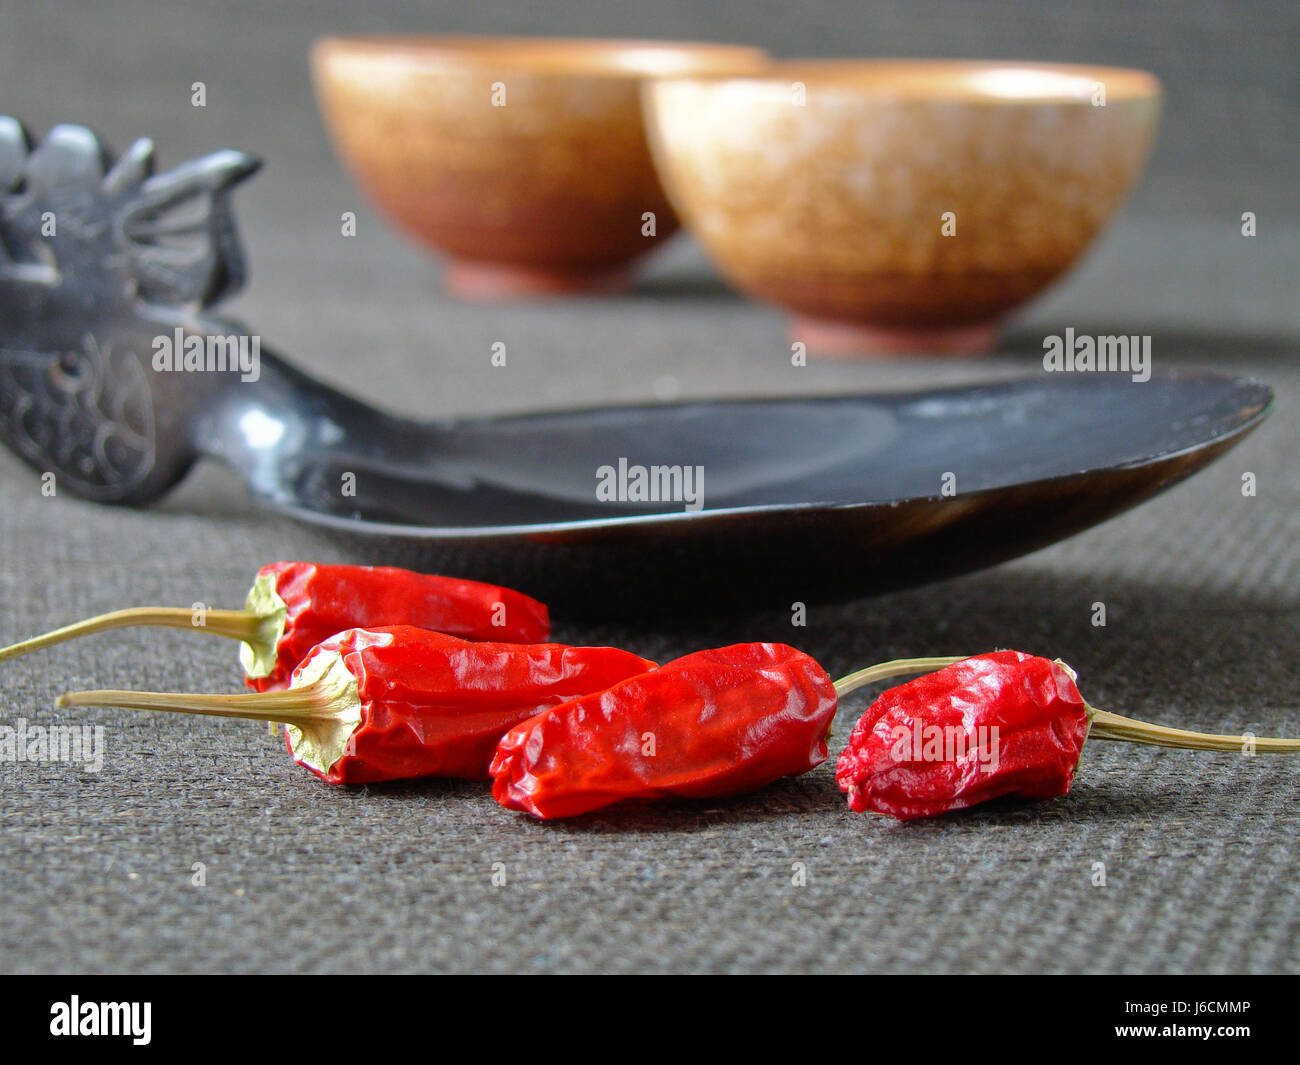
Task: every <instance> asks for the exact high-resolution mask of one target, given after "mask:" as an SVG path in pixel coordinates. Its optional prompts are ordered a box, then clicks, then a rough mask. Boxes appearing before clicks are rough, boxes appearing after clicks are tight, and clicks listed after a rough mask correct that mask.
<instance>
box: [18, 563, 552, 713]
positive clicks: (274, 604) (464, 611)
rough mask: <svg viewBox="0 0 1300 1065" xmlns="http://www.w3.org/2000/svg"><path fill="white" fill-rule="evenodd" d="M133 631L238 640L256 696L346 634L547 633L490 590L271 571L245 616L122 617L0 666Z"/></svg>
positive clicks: (541, 612)
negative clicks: (397, 630) (408, 630)
mask: <svg viewBox="0 0 1300 1065" xmlns="http://www.w3.org/2000/svg"><path fill="white" fill-rule="evenodd" d="M138 625H162V626H168V627H171V628H182V629H194V630H197V631H200V632H210V633H213V634H215V635H218V636H226V637H230V638H233V639H236V640H239V641H240V642H241V644H242V646H241V647H240V660H241V661H242V663H243V665H244V670H245V673H246V676H247V680H248V686H249V687H250V688H254V689H255V690H257V691H269V690H273V689H278V688H283V687H285V686H286V685H287V684H288V683H289V677H290V675H291V674H292V673H293V669H294V667H295V666H297V665H298V663H299V662H301V661H302V660H303V658H304V657H305V656H306V654H307V652H308V651H310V650H311V649H312V648H313V647H314V646H316V644H318V643H320V641H321V640H324V639H326V638H327V637H329V636H333V635H334V634H335V633H337V632H343V631H344V630H346V629H352V628H374V627H377V626H382V625H415V626H418V627H419V628H424V629H433V630H436V631H438V632H445V633H447V634H449V635H451V636H459V637H462V638H463V639H467V640H496V641H500V642H504V643H540V642H542V641H544V640H546V639H548V638H549V636H550V630H551V624H550V618H549V616H548V614H547V610H546V606H545V605H544V604H542V603H539V602H538V601H537V600H536V599H530V598H529V597H528V596H526V595H522V594H520V593H519V592H515V591H512V590H511V589H509V588H502V587H500V586H498V585H495V584H481V583H479V582H478V581H467V580H460V579H458V578H454V577H439V576H434V575H431V574H425V573H413V572H411V571H410V570H404V569H395V568H393V567H390V566H329V565H319V564H316V563H313V562H273V563H271V564H270V565H267V566H263V567H262V568H261V569H260V570H258V571H257V578H256V580H255V581H254V582H253V587H252V590H251V591H250V592H249V593H248V599H247V602H246V604H245V607H244V609H243V610H199V609H191V610H187V609H183V608H175V607H140V608H136V609H131V610H118V611H114V612H113V613H111V614H102V615H100V616H99V617H95V618H89V619H87V620H86V621H82V622H78V623H76V624H75V625H68V626H66V627H64V628H62V629H57V630H55V631H54V632H49V633H46V634H44V635H43V636H36V637H33V638H32V639H30V640H24V641H23V642H22V643H19V644H14V645H13V646H12V647H6V648H4V649H0V659H4V658H10V657H14V656H16V655H19V654H25V653H27V652H29V651H35V650H37V649H39V648H41V647H48V646H49V645H51V644H54V643H61V642H63V641H64V640H70V639H73V638H74V637H77V636H84V635H88V634H90V633H93V632H104V631H106V630H108V629H119V628H127V627H133V626H138Z"/></svg>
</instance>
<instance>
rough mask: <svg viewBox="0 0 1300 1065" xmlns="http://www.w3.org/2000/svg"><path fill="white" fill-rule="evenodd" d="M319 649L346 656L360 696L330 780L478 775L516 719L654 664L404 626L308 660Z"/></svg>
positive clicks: (362, 636)
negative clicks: (356, 720) (357, 714)
mask: <svg viewBox="0 0 1300 1065" xmlns="http://www.w3.org/2000/svg"><path fill="white" fill-rule="evenodd" d="M322 651H337V652H339V653H340V654H341V655H342V656H343V662H344V664H345V665H346V667H347V669H348V671H349V672H350V673H351V674H352V675H353V676H354V677H355V678H356V681H357V690H358V693H359V694H360V696H361V724H360V726H358V728H357V729H356V730H355V731H354V732H353V734H352V742H351V744H350V746H349V750H348V753H346V754H344V755H343V757H342V758H340V759H338V761H336V762H335V763H334V764H333V765H331V766H330V767H329V772H328V773H327V774H325V775H323V779H325V780H327V781H329V783H331V784H363V783H369V782H373V781H381V780H400V779H404V778H408V777H461V778H468V779H484V778H486V777H487V775H488V763H489V762H491V760H492V754H493V751H494V750H495V749H496V745H497V741H498V740H500V739H501V737H502V735H503V734H504V733H505V732H506V731H507V730H508V729H510V728H511V727H512V726H513V725H516V724H518V723H519V722H520V721H524V720H526V719H528V718H530V717H532V716H534V715H535V714H537V713H539V712H540V711H542V710H546V709H548V708H550V707H553V706H557V705H559V704H561V703H564V702H567V701H568V700H570V699H573V698H574V697H576V696H579V695H585V694H587V693H589V692H596V691H601V690H603V689H605V688H608V687H609V686H610V685H612V684H617V683H618V682H619V681H621V680H624V679H626V678H627V677H631V676H635V675H636V674H639V673H643V672H645V671H646V670H647V669H653V668H654V663H653V662H650V661H647V660H646V659H644V658H639V657H637V656H636V655H634V654H631V653H630V652H628V651H622V650H619V649H618V648H616V647H567V646H565V645H563V644H554V643H548V644H542V643H534V644H517V643H490V642H482V643H472V642H469V641H466V640H459V639H456V638H455V637H453V636H447V635H444V634H442V633H437V632H430V631H428V630H425V629H417V628H413V627H411V626H408V625H398V626H392V627H388V628H379V629H374V630H366V629H352V630H350V631H348V632H343V633H339V634H338V635H336V636H333V637H331V638H330V639H328V640H326V641H324V642H323V643H322V644H321V645H320V646H319V647H318V648H317V649H315V650H314V651H313V652H312V653H311V654H310V655H308V656H307V661H310V659H311V658H312V657H313V656H314V655H315V654H318V653H320V652H322ZM300 764H305V763H301V762H300ZM306 768H308V769H312V767H311V766H307V767H306ZM312 772H316V770H314V769H312ZM316 775H317V776H322V774H320V773H317V774H316Z"/></svg>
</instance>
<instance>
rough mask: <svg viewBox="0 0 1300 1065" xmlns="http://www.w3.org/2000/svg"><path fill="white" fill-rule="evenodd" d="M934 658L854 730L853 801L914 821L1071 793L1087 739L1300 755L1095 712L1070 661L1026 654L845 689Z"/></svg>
mask: <svg viewBox="0 0 1300 1065" xmlns="http://www.w3.org/2000/svg"><path fill="white" fill-rule="evenodd" d="M936 663H938V664H944V665H945V668H942V669H940V670H939V671H938V672H936V673H931V674H929V675H927V676H923V677H918V678H917V679H915V680H912V681H909V682H907V683H906V684H900V685H898V686H897V687H894V688H890V689H889V690H888V691H886V692H884V693H883V694H882V695H881V696H880V697H879V698H878V699H877V700H876V701H875V702H874V703H873V704H872V705H871V706H870V707H869V708H868V710H867V712H866V713H865V714H863V715H862V718H861V719H860V720H859V721H858V723H857V725H856V726H855V727H854V729H853V734H852V736H851V737H850V739H849V743H848V746H847V747H845V749H844V750H843V752H842V753H841V754H840V756H839V759H838V761H837V764H836V773H835V777H836V781H837V782H838V783H839V786H840V789H841V790H842V791H844V792H845V793H847V795H848V801H849V806H850V807H852V808H853V809H854V810H857V811H858V812H860V813H861V812H865V811H867V810H874V811H876V812H878V813H883V814H889V815H890V816H892V817H896V818H899V819H900V820H911V819H913V818H918V817H933V816H935V815H937V814H942V813H946V812H948V811H950V810H959V809H962V808H964V807H968V806H974V805H975V804H977V803H982V802H987V801H988V800H990V799H995V798H999V797H1001V796H1008V795H1014V796H1019V797H1021V798H1026V799H1047V798H1052V797H1054V796H1057V795H1064V794H1065V793H1066V792H1067V791H1069V790H1070V785H1071V784H1072V783H1073V781H1074V774H1075V770H1076V769H1077V767H1078V765H1079V758H1080V755H1081V754H1082V751H1083V746H1084V743H1085V742H1086V741H1087V740H1088V739H1089V738H1090V737H1091V738H1096V739H1109V740H1128V741H1130V742H1134V743H1146V744H1154V745H1157V746H1163V747H1182V748H1188V749H1194V750H1218V751H1240V750H1242V749H1244V748H1246V746H1247V745H1249V746H1250V748H1251V749H1253V750H1258V751H1274V752H1300V740H1288V739H1273V738H1258V739H1257V738H1253V737H1244V736H1226V735H1209V734H1206V733H1201V732H1188V731H1185V730H1183V729H1171V728H1165V727H1163V726H1161V725H1153V724H1150V723H1148V722H1145V721H1135V720H1133V719H1131V718H1126V717H1120V716H1119V715H1117V714H1112V713H1108V712H1107V711H1105V710H1098V709H1097V708H1096V707H1093V706H1089V705H1088V703H1087V702H1085V701H1084V699H1083V697H1082V696H1081V695H1080V694H1079V690H1078V688H1077V687H1076V686H1075V673H1074V671H1073V670H1072V669H1071V668H1070V667H1069V666H1067V665H1065V663H1063V662H1061V661H1059V660H1058V661H1054V662H1049V661H1048V660H1047V659H1045V658H1039V657H1037V656H1034V655H1028V654H1025V653H1023V652H1021V651H998V652H995V653H992V654H984V655H976V656H974V657H972V658H960V659H946V660H945V659H925V660H919V661H918V662H907V661H901V662H892V663H887V664H885V665H884V666H881V667H875V668H874V670H865V671H863V672H862V673H861V674H855V675H854V676H853V677H846V678H845V679H844V680H842V681H840V682H839V683H838V684H837V685H836V687H837V689H838V690H839V692H840V694H841V695H844V694H847V693H848V692H849V691H852V690H853V688H855V687H858V686H860V685H861V684H864V683H869V682H870V681H871V680H875V679H880V678H881V677H884V676H892V675H897V674H898V673H903V672H916V671H917V670H916V668H915V667H916V666H917V665H918V664H919V665H920V666H921V668H922V669H930V668H933V667H934V665H935V664H936ZM863 678H865V679H863Z"/></svg>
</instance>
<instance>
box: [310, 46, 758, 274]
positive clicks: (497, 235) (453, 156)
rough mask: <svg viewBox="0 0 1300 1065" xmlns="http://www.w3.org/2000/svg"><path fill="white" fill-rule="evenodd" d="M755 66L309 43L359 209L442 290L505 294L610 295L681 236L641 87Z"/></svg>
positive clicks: (689, 54) (497, 49) (676, 57)
mask: <svg viewBox="0 0 1300 1065" xmlns="http://www.w3.org/2000/svg"><path fill="white" fill-rule="evenodd" d="M764 59H765V53H764V52H763V51H762V50H761V49H757V48H748V47H743V46H739V45H736V46H733V45H712V44H677V43H668V42H653V41H619V40H561V39H548V38H510V37H413V36H397V37H331V38H325V39H323V40H320V41H317V42H316V45H315V47H314V49H313V51H312V73H313V80H314V82H315V87H316V94H317V98H318V100H319V102H320V107H321V110H322V112H323V114H324V119H325V125H326V128H327V130H328V132H329V134H330V136H331V138H332V140H333V142H334V145H335V148H336V150H337V151H338V153H339V155H340V156H341V157H342V159H343V162H344V164H345V165H346V167H347V169H348V170H349V171H350V172H351V174H352V176H353V177H354V178H355V180H356V181H357V183H358V184H359V185H360V186H361V188H362V189H363V190H364V192H365V193H366V195H367V196H368V197H369V198H370V199H371V201H373V202H374V204H375V205H376V206H377V207H378V208H379V209H380V210H381V211H382V212H383V213H384V214H385V215H386V216H387V217H388V218H389V219H391V220H392V221H393V222H395V223H396V224H397V225H398V226H399V227H400V228H402V229H404V230H406V231H407V232H409V233H410V234H411V235H413V236H414V237H416V238H417V239H419V240H420V241H422V242H424V243H425V244H428V245H430V246H431V247H433V248H436V249H438V250H439V251H442V252H445V253H446V254H447V255H448V256H449V257H450V260H451V261H450V263H449V266H448V270H447V273H446V274H445V277H444V280H445V283H446V285H447V287H448V288H449V289H450V290H451V291H453V292H455V293H457V294H460V295H465V296H503V295H520V294H525V295H526V294H540V293H547V292H572V291H582V290H590V289H604V288H611V287H617V286H618V285H619V283H620V282H621V281H622V280H623V278H624V276H625V274H626V271H627V268H628V265H629V263H630V262H631V260H632V259H634V258H635V257H636V256H638V255H641V254H642V253H644V252H646V251H647V250H649V249H650V248H652V247H654V246H655V245H656V244H657V243H658V242H660V241H662V240H664V239H665V238H666V237H669V236H671V235H672V234H673V233H674V232H676V230H677V228H678V221H677V219H676V217H675V216H674V214H673V212H672V208H671V207H670V206H669V204H668V201H667V199H666V197H665V195H664V192H663V189H662V188H661V187H660V184H659V181H658V178H657V177H656V175H655V170H654V164H653V162H652V161H651V158H650V149H649V145H648V144H647V142H646V134H645V127H644V123H643V119H642V115H641V107H640V100H639V91H640V87H641V83H642V81H644V80H645V79H647V78H654V77H658V76H662V75H672V74H697V73H708V72H717V71H730V72H740V71H744V70H750V69H757V68H758V67H760V66H761V64H762V63H763V61H764ZM647 213H649V214H650V215H653V222H652V224H650V219H648V218H647Z"/></svg>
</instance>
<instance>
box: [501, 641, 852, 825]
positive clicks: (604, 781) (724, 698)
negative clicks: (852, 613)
mask: <svg viewBox="0 0 1300 1065" xmlns="http://www.w3.org/2000/svg"><path fill="white" fill-rule="evenodd" d="M835 706H836V697H835V687H834V685H833V684H832V682H831V679H830V678H829V677H828V676H827V675H826V673H825V671H824V670H823V669H822V668H821V666H819V665H818V664H817V663H816V662H815V661H813V659H811V658H810V657H808V655H806V654H804V653H803V652H801V651H797V650H795V649H794V648H793V647H787V646H786V645H784V644H771V643H747V644H736V645H735V646H732V647H723V648H720V649H718V650H714V651H699V652H697V653H695V654H691V655H686V656H685V657H684V658H679V659H676V660H675V661H673V662H669V663H668V664H667V665H665V666H663V667H662V668H660V669H657V670H654V671H652V672H649V673H645V674H642V675H641V676H638V677H634V678H632V679H630V680H625V681H623V682H622V683H621V684H617V685H615V686H614V687H612V688H610V689H609V690H608V691H603V692H600V693H598V694H594V695H587V696H584V697H582V698H579V699H575V700H573V701H572V702H569V703H565V704H564V705H563V706H560V707H557V708H556V709H554V710H551V711H549V712H547V713H544V714H540V715H538V716H537V717H535V718H533V719H532V720H530V721H525V722H524V723H523V724H521V725H519V726H517V727H516V728H514V729H512V730H511V731H510V732H509V733H508V734H507V735H506V736H505V738H504V739H503V740H502V741H501V745H500V747H499V748H498V749H497V754H496V757H495V758H494V759H493V761H492V776H493V786H492V794H493V796H494V797H495V798H496V800H497V802H499V803H501V805H503V806H506V807H509V808H510V809H513V810H524V811H526V812H528V813H530V814H532V815H533V816H534V817H541V818H552V817H570V816H573V815H574V814H580V813H585V812H587V811H589V810H595V809H597V808H599V807H602V806H607V805H609V804H610V803H614V802H618V801H619V800H622V799H629V798H653V799H660V798H669V797H681V798H703V797H706V796H721V795H735V794H738V793H741V792H746V791H752V790H754V789H756V788H761V787H762V786H763V785H765V784H770V783H771V782H772V781H774V780H777V779H778V778H780V777H784V776H794V775H796V774H798V773H804V772H807V771H808V770H809V769H812V768H813V767H814V766H816V765H818V764H819V763H820V762H822V761H823V760H824V759H825V758H826V754H827V751H826V732H827V730H828V729H829V728H830V723H831V720H832V718H834V716H835Z"/></svg>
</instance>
